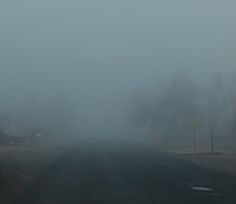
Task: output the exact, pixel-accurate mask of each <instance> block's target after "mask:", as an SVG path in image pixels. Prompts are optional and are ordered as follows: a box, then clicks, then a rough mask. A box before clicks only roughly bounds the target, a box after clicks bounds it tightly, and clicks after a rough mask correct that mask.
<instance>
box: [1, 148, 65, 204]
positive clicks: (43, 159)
mask: <svg viewBox="0 0 236 204" xmlns="http://www.w3.org/2000/svg"><path fill="white" fill-rule="evenodd" d="M69 149H70V146H69V145H43V146H34V147H32V146H0V203H1V204H8V203H10V202H11V200H12V199H14V198H15V197H16V196H18V195H19V194H21V193H22V191H23V190H24V189H25V188H26V187H27V186H28V184H30V183H31V181H32V180H33V179H34V178H35V177H36V176H37V175H38V173H39V172H41V171H42V170H43V169H45V168H47V167H48V166H50V164H52V163H53V162H54V161H55V160H57V159H59V158H60V157H61V156H62V155H63V154H65V153H66V152H67V151H68V150H69Z"/></svg>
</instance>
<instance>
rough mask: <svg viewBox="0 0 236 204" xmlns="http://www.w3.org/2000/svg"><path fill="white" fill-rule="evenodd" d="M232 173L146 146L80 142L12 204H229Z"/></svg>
mask: <svg viewBox="0 0 236 204" xmlns="http://www.w3.org/2000/svg"><path fill="white" fill-rule="evenodd" d="M235 189H236V179H235V178H234V177H231V176H228V175H225V174H221V173H218V172H214V171H211V170H207V169H204V168H201V167H199V166H195V165H193V164H191V163H188V162H186V161H182V160H181V159H178V158H175V157H174V156H172V155H169V154H166V153H163V152H160V151H159V150H156V147H154V146H153V145H150V144H145V145H144V144H141V143H139V144H138V143H136V144H131V142H130V143H123V142H121V141H113V142H107V141H106V142H105V140H104V141H102V142H101V141H100V142H98V141H97V142H96V143H95V142H91V141H90V142H83V143H80V144H79V145H78V146H77V147H76V148H75V149H74V150H72V151H71V152H70V153H69V154H68V155H66V156H65V157H64V158H62V159H61V160H60V161H58V162H56V163H55V164H54V165H52V166H51V168H49V169H48V170H47V171H46V172H43V174H42V175H41V176H39V177H38V179H36V180H35V181H34V182H33V184H32V186H29V188H28V190H26V192H25V193H24V194H23V195H22V196H21V197H20V198H18V199H17V201H16V203H17V204H49V203H50V204H54V203H55V204H75V203H76V204H77V203H84V204H90V203H111V204H118V203H120V204H126V203H127V204H128V203H129V204H132V203H135V204H139V203H140V204H148V203H158V204H175V203H176V204H185V203H188V204H189V203H191V204H195V203H197V204H198V203H201V204H204V203H206V204H211V203H212V204H213V203H214V204H217V203H221V204H223V203H224V204H231V203H232V204H233V203H236V195H235Z"/></svg>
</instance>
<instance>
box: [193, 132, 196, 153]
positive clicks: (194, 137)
mask: <svg viewBox="0 0 236 204" xmlns="http://www.w3.org/2000/svg"><path fill="white" fill-rule="evenodd" d="M196 151H197V141H196V127H193V152H196Z"/></svg>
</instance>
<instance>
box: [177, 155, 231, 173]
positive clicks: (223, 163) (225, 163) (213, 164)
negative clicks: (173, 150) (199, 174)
mask: <svg viewBox="0 0 236 204" xmlns="http://www.w3.org/2000/svg"><path fill="white" fill-rule="evenodd" d="M178 156H180V157H181V158H183V159H185V160H187V161H190V162H193V163H195V164H198V165H201V166H204V167H207V168H211V169H214V170H218V171H221V172H224V173H228V174H231V175H234V176H236V153H215V154H210V153H181V154H178Z"/></svg>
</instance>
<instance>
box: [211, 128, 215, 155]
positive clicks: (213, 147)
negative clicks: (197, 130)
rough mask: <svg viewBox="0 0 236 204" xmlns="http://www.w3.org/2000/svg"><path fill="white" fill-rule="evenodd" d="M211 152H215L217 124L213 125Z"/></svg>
mask: <svg viewBox="0 0 236 204" xmlns="http://www.w3.org/2000/svg"><path fill="white" fill-rule="evenodd" d="M210 152H211V153H214V152H215V125H214V124H212V125H211V137H210Z"/></svg>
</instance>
